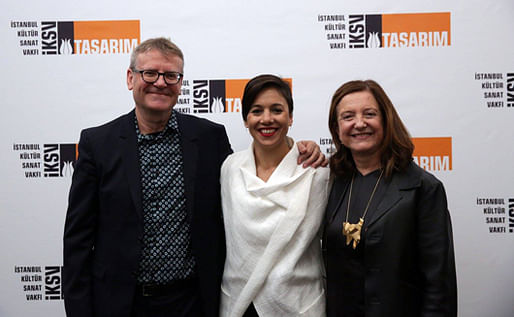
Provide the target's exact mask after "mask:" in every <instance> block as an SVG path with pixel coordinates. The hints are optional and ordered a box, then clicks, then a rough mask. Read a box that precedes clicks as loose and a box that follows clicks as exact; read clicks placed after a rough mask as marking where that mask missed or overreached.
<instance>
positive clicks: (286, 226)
mask: <svg viewBox="0 0 514 317" xmlns="http://www.w3.org/2000/svg"><path fill="white" fill-rule="evenodd" d="M298 155H299V152H298V148H297V147H296V146H293V147H292V149H291V150H290V151H289V153H288V154H287V155H286V156H285V157H284V159H283V160H282V161H281V162H280V164H279V166H277V168H276V169H275V171H274V172H273V174H272V175H271V176H270V178H269V179H268V181H267V182H264V181H263V180H261V179H260V178H258V177H257V175H256V167H255V158H254V154H253V146H251V147H250V148H249V149H247V150H246V151H241V152H237V153H234V154H232V155H230V156H229V157H228V158H227V159H226V160H225V162H224V163H223V166H222V168H221V197H222V206H223V217H224V223H225V232H226V241H227V258H226V261H225V270H224V273H223V282H222V286H221V289H222V294H221V307H220V316H222V317H225V316H230V317H232V316H233V317H238V316H242V315H243V314H244V312H245V311H246V309H247V307H248V306H249V305H250V303H252V302H253V303H254V306H255V309H256V310H257V312H258V313H259V315H260V316H281V317H284V316H315V317H320V316H325V293H324V289H323V281H322V270H323V268H322V265H323V264H322V259H321V250H320V240H319V230H320V225H321V221H322V219H323V213H324V210H325V206H326V201H327V193H328V178H329V170H328V168H318V169H313V168H310V167H309V168H303V167H302V166H301V165H298V164H297V158H298Z"/></svg>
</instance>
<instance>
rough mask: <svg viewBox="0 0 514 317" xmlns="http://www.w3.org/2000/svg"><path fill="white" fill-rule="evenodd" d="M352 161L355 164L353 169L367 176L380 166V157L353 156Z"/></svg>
mask: <svg viewBox="0 0 514 317" xmlns="http://www.w3.org/2000/svg"><path fill="white" fill-rule="evenodd" d="M353 161H354V162H355V167H356V168H357V170H358V171H359V172H360V173H361V174H362V175H367V174H369V173H371V172H373V171H376V170H377V169H379V168H380V167H382V164H381V163H380V156H379V155H373V156H369V155H368V156H363V157H359V156H355V155H354V156H353Z"/></svg>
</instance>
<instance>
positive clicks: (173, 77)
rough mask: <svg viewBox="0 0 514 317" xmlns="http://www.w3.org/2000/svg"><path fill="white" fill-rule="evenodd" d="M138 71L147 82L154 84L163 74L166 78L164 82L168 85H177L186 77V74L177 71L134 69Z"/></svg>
mask: <svg viewBox="0 0 514 317" xmlns="http://www.w3.org/2000/svg"><path fill="white" fill-rule="evenodd" d="M133 71H135V72H136V73H140V74H141V78H143V81H144V82H145V83H147V84H153V83H155V82H156V81H158V80H159V77H160V76H161V75H162V77H163V78H164V82H165V83H166V84H168V85H175V84H178V82H179V81H180V80H181V79H182V78H183V77H184V74H182V73H177V72H165V73H159V72H158V71H156V70H138V69H133Z"/></svg>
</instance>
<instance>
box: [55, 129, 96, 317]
mask: <svg viewBox="0 0 514 317" xmlns="http://www.w3.org/2000/svg"><path fill="white" fill-rule="evenodd" d="M96 173H97V172H96V166H95V164H94V161H93V157H92V152H91V149H90V146H89V144H88V139H87V135H86V133H85V132H82V134H81V137H80V142H79V157H78V160H77V162H76V164H75V170H74V172H73V179H72V183H71V189H70V195H69V200H68V210H67V213H66V221H65V225H64V239H63V243H64V248H63V251H64V253H63V264H64V267H63V273H62V283H63V294H64V305H65V308H66V314H67V316H68V317H92V316H93V301H92V270H91V268H92V258H93V253H94V235H95V228H96V215H97V210H98V176H97V174H96Z"/></svg>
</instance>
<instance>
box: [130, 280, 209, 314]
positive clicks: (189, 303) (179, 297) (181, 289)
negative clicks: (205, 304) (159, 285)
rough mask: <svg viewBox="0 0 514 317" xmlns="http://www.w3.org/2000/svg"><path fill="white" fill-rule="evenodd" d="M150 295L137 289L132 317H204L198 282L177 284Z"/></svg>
mask: <svg viewBox="0 0 514 317" xmlns="http://www.w3.org/2000/svg"><path fill="white" fill-rule="evenodd" d="M150 294H151V296H145V295H148V294H147V293H146V292H144V291H143V289H142V287H137V288H136V295H135V297H134V305H133V308H132V313H131V317H203V316H204V313H203V311H202V303H201V301H200V296H199V291H198V284H197V282H196V280H188V281H180V282H176V283H173V284H172V285H171V286H168V287H166V288H165V289H163V290H159V289H158V290H157V291H155V292H150Z"/></svg>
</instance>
